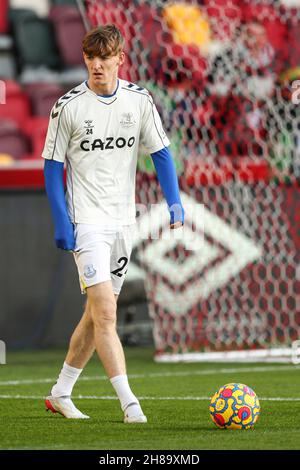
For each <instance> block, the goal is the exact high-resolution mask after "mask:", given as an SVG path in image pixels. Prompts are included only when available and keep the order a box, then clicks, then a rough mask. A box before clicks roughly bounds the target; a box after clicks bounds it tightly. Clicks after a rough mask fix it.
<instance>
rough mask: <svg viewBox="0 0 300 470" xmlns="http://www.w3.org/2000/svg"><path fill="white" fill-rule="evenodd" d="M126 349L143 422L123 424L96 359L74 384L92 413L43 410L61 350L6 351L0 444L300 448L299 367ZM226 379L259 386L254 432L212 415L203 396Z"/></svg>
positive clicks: (0, 378)
mask: <svg viewBox="0 0 300 470" xmlns="http://www.w3.org/2000/svg"><path fill="white" fill-rule="evenodd" d="M125 354H126V358H127V365H128V375H129V377H130V384H131V386H132V389H133V391H134V392H135V393H136V395H137V396H138V397H139V398H140V401H141V404H142V406H143V409H144V412H145V414H146V415H147V417H148V423H147V424H144V425H143V424H142V425H137V424H135V425H125V424H123V422H122V418H123V414H122V412H121V409H120V406H119V402H118V401H117V400H116V399H115V398H114V397H115V395H114V391H113V389H112V387H111V384H110V382H109V381H108V379H107V378H105V374H104V371H103V368H102V366H101V365H100V363H99V361H98V360H97V358H96V357H94V358H93V359H92V360H91V361H90V363H89V364H88V366H87V367H86V369H85V370H84V372H83V374H82V377H81V379H80V380H79V381H78V382H77V384H76V386H75V388H74V393H73V396H74V402H75V403H76V405H77V406H78V407H79V408H80V409H81V410H82V411H83V412H84V413H87V414H89V415H90V417H91V419H90V420H83V421H81V420H67V419H64V418H63V417H61V416H60V415H58V414H56V415H53V414H52V413H50V412H48V413H47V412H46V411H45V408H44V402H43V397H44V396H45V395H47V394H48V392H49V389H50V386H51V384H52V383H53V381H54V379H55V378H56V377H57V374H58V372H59V370H60V368H61V365H62V363H63V360H64V356H65V352H64V351H45V350H43V351H35V352H8V355H7V364H6V365H1V366H0V396H1V398H0V436H1V438H0V448H1V449H58V450H59V449H98V450H101V449H102V450H113V449H122V450H125V449H126V450H127V449H140V450H150V449H152V450H153V449H154V450H159V449H166V450H170V449H173V450H174V449H176V450H192V449H194V450H196V449H198V450H201V449H220V450H221V449H226V450H227V449H299V448H300V420H299V416H300V373H299V372H300V366H294V365H292V364H156V363H154V362H153V360H152V354H153V351H152V350H150V349H140V348H130V349H126V350H125ZM228 382H241V383H245V384H247V385H248V386H250V387H251V388H253V389H254V390H255V391H256V393H257V395H258V397H259V399H260V404H261V416H260V419H259V421H258V423H257V424H256V426H255V428H254V429H253V430H247V431H235V430H221V429H218V428H217V427H216V426H215V425H214V424H213V422H212V421H211V418H210V415H209V410H208V407H209V398H208V397H210V396H212V395H213V393H214V392H215V391H216V390H217V389H218V388H219V387H220V386H222V385H224V384H226V383H228ZM18 396H19V397H18ZM76 397H77V398H76ZM101 397H102V398H101Z"/></svg>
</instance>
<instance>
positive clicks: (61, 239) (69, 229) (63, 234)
mask: <svg viewBox="0 0 300 470" xmlns="http://www.w3.org/2000/svg"><path fill="white" fill-rule="evenodd" d="M54 239H55V243H56V246H57V248H60V249H61V250H67V251H73V250H74V248H75V237H74V226H73V224H72V223H71V222H70V221H65V222H64V223H62V224H60V226H59V227H56V228H55V234H54Z"/></svg>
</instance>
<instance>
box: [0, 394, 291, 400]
mask: <svg viewBox="0 0 300 470" xmlns="http://www.w3.org/2000/svg"><path fill="white" fill-rule="evenodd" d="M45 398H46V397H42V396H39V395H0V399H3V400H5V399H16V400H43V399H45ZM72 398H73V399H74V400H118V397H116V396H97V395H78V396H75V397H72ZM137 398H138V400H153V401H155V400H160V401H167V400H177V401H179V400H184V401H208V400H210V399H211V397H206V396H199V397H193V396H187V397H137ZM259 400H260V401H300V397H259Z"/></svg>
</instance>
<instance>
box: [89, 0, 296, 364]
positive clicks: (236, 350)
mask: <svg viewBox="0 0 300 470" xmlns="http://www.w3.org/2000/svg"><path fill="white" fill-rule="evenodd" d="M81 3H82V6H83V8H82V10H83V11H84V13H85V16H86V19H88V21H89V23H90V25H91V26H96V25H98V24H105V23H115V24H116V25H117V26H118V27H119V28H120V29H121V31H122V32H123V34H124V36H125V40H126V51H125V52H126V56H127V59H126V63H125V64H124V66H123V67H122V70H121V77H122V78H124V79H126V80H129V81H132V82H138V84H139V85H141V86H145V87H146V88H147V89H148V90H149V91H150V92H151V93H152V94H153V98H154V101H155V103H156V105H157V107H158V110H159V113H160V115H161V117H162V120H163V123H164V127H165V129H166V131H167V133H168V136H169V138H170V141H171V149H172V153H173V156H174V159H175V163H176V168H177V173H178V177H179V183H180V189H181V193H182V199H183V203H184V205H185V204H186V205H188V206H189V207H192V206H193V205H201V207H202V208H203V210H202V212H201V214H202V216H201V217H202V220H201V223H200V227H201V228H200V229H199V230H198V233H197V230H195V223H194V222H195V220H193V217H192V216H191V213H190V212H189V211H186V221H185V227H187V230H190V232H193V234H194V237H195V240H196V241H197V240H198V239H199V240H201V243H202V245H201V246H202V249H200V250H199V249H198V250H192V249H190V247H187V246H186V241H185V239H180V238H179V237H178V238H177V239H176V240H174V239H171V238H170V239H162V238H163V237H160V238H158V239H153V238H151V237H150V232H151V224H152V223H154V224H156V225H155V227H156V230H158V232H159V233H160V235H162V234H165V233H166V231H167V230H168V217H167V213H166V216H165V217H164V216H160V219H159V220H160V223H159V224H158V223H157V220H158V213H159V214H160V209H159V207H160V206H159V204H160V203H161V201H162V200H163V198H162V193H161V189H160V187H159V184H158V182H157V179H156V177H155V173H154V169H153V165H152V162H151V158H150V157H149V156H148V155H144V154H143V151H142V150H141V154H140V157H139V162H138V172H137V177H136V183H137V202H138V203H139V204H144V205H148V207H150V206H151V205H155V204H156V205H157V207H156V209H154V216H151V217H150V214H144V215H143V216H141V217H139V218H138V227H140V226H142V225H143V224H144V225H145V223H146V222H147V223H148V225H149V236H148V237H147V236H145V234H144V236H143V237H142V238H141V239H139V240H138V241H137V242H136V250H137V254H136V256H135V261H136V262H138V263H139V266H140V267H142V268H143V269H144V271H145V289H146V293H147V298H148V304H149V312H150V316H151V318H152V320H153V325H154V326H153V336H154V342H155V348H156V355H155V359H156V360H157V361H167V360H168V361H181V360H196V358H197V360H206V361H210V360H215V361H219V360H244V361H249V360H254V361H262V360H268V361H277V360H282V361H284V360H291V361H293V362H297V361H298V359H297V358H298V356H299V349H300V348H299V342H297V341H298V338H300V269H299V261H300V211H299V201H300V189H299V182H300V124H299V109H300V108H299V106H300V104H298V101H297V96H298V95H297V96H296V94H297V93H298V88H297V86H296V85H295V81H297V79H298V78H300V68H299V65H300V43H299V41H298V36H297V31H299V28H300V8H299V7H295V6H292V4H291V3H290V2H288V1H286V0H278V1H276V2H274V1H272V0H254V1H253V0H243V1H237V0H203V1H202V2H201V5H200V3H199V2H197V1H191V2H186V3H185V2H176V3H172V2H164V1H155V2H153V1H151V2H150V1H147V0H134V1H128V0H118V1H114V0H85V1H84V2H81ZM299 83H300V82H299ZM298 94H299V93H298ZM155 211H158V212H157V214H156V212H155ZM155 214H156V215H155ZM152 215H153V214H152ZM233 358H234V359H233Z"/></svg>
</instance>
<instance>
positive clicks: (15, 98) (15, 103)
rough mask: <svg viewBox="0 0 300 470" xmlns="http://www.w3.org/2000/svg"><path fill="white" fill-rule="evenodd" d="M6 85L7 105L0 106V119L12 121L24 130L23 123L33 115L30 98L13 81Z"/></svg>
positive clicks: (8, 81)
mask: <svg viewBox="0 0 300 470" xmlns="http://www.w3.org/2000/svg"><path fill="white" fill-rule="evenodd" d="M5 84H6V104H5V105H1V106H0V119H10V120H12V121H14V122H16V123H17V124H18V125H19V127H20V128H22V124H23V122H24V121H25V120H26V119H27V118H28V116H29V115H30V113H31V110H30V103H29V99H28V96H27V95H26V94H25V93H24V92H23V91H22V90H21V88H20V86H19V85H18V84H17V83H16V82H13V81H11V80H7V81H6V82H5Z"/></svg>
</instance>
